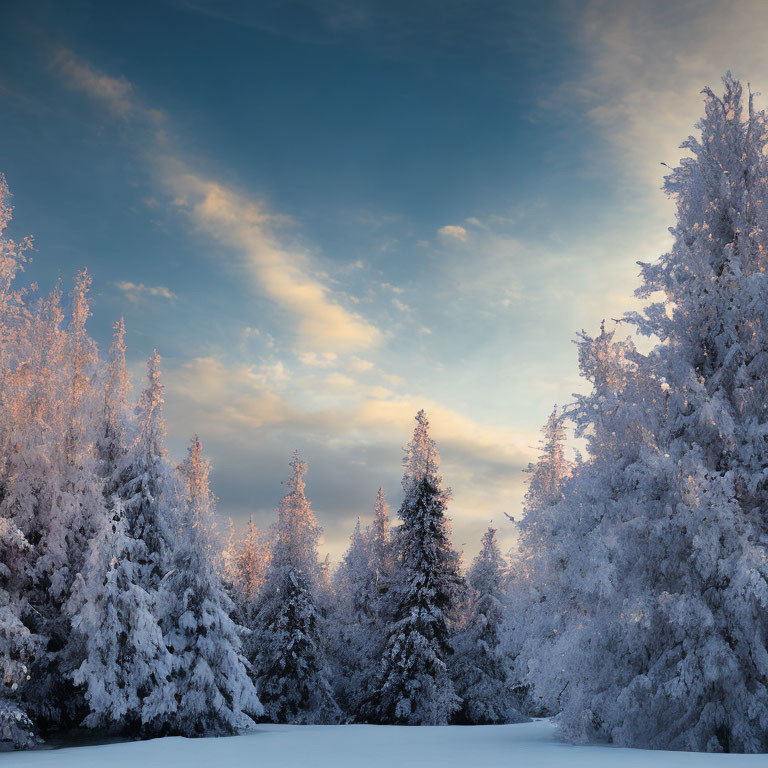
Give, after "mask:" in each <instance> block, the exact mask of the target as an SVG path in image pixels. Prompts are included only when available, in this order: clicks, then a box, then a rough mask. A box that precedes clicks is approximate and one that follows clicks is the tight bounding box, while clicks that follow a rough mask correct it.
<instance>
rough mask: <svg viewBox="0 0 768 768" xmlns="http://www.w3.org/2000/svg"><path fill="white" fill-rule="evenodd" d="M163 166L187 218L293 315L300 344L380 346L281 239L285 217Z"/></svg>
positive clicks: (376, 334) (303, 256)
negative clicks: (278, 231) (227, 249)
mask: <svg viewBox="0 0 768 768" xmlns="http://www.w3.org/2000/svg"><path fill="white" fill-rule="evenodd" d="M166 167H167V168H168V173H167V175H166V181H167V183H168V184H169V185H170V187H171V188H172V190H173V193H174V196H175V197H174V204H175V205H176V207H177V208H179V209H181V210H183V211H185V212H186V213H187V214H188V215H189V216H190V219H191V220H192V221H193V222H194V224H195V227H196V229H198V230H200V231H203V232H205V233H206V234H207V235H208V236H210V237H212V238H213V239H214V240H216V241H217V242H219V243H222V244H224V245H226V246H229V247H230V248H231V249H232V251H233V253H234V255H235V257H236V258H237V260H238V262H239V264H240V265H241V266H242V267H243V268H244V269H245V270H246V272H247V273H248V274H249V275H250V276H251V278H252V279H253V281H254V284H255V285H256V286H257V287H258V289H259V290H260V291H262V292H263V293H264V294H266V295H267V296H268V297H269V298H271V299H272V300H273V301H274V302H275V303H276V304H278V305H279V306H280V307H282V308H283V309H286V310H289V311H290V312H291V313H292V314H293V316H294V317H295V318H296V319H297V321H298V325H299V334H300V337H301V338H300V343H301V344H302V345H304V346H305V347H307V348H312V349H313V350H321V351H323V352H333V351H342V352H349V351H355V350H360V349H368V348H370V347H373V346H376V345H377V344H378V342H379V341H380V339H381V333H380V331H379V330H378V329H377V328H376V327H375V326H374V325H372V324H371V323H369V322H368V321H366V320H365V319H364V318H363V317H362V316H361V315H360V314H358V313H357V312H354V311H352V310H349V309H347V308H345V307H343V306H342V305H341V304H340V302H339V299H338V298H337V297H336V296H335V295H334V292H333V291H332V290H331V288H330V287H329V286H328V285H326V284H325V283H324V282H323V281H322V280H321V278H320V277H319V276H316V275H315V274H314V270H313V267H312V264H311V259H310V257H309V255H308V254H307V253H306V252H303V251H301V250H300V249H298V248H295V247H290V246H289V245H286V244H285V243H284V242H283V241H282V240H281V239H280V237H279V236H278V234H277V232H276V229H277V228H278V227H284V226H285V223H286V220H285V218H284V217H280V216H276V215H274V214H272V213H270V212H269V211H268V210H267V209H266V208H265V206H264V205H263V204H262V203H259V202H258V201H255V200H252V199H250V198H248V197H247V196H246V195H243V194H241V193H239V192H236V191H235V190H233V189H232V188H231V187H228V186H225V185H223V184H220V183H217V182H215V181H212V180H209V179H206V178H203V177H201V176H199V175H198V174H196V173H194V172H190V171H186V170H180V169H179V167H178V165H177V164H176V163H169V164H168V165H167V166H166Z"/></svg>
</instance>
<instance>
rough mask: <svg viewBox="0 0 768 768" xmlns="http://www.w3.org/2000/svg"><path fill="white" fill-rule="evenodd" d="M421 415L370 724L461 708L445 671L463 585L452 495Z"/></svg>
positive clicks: (444, 718)
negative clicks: (453, 535) (452, 532)
mask: <svg viewBox="0 0 768 768" xmlns="http://www.w3.org/2000/svg"><path fill="white" fill-rule="evenodd" d="M439 461H440V457H439V454H438V452H437V447H436V446H435V443H434V441H433V440H432V439H431V438H430V437H429V421H428V419H427V416H426V414H425V413H424V411H419V413H418V414H417V416H416V428H415V430H414V435H413V439H412V440H411V443H410V444H409V445H408V447H407V448H406V455H405V458H404V461H403V464H404V467H405V473H404V476H403V490H404V492H405V498H404V500H403V503H402V505H401V507H400V510H399V512H398V515H399V517H400V519H401V520H402V525H401V526H400V527H399V528H398V529H397V537H396V552H397V564H396V574H395V576H394V578H393V580H392V584H391V588H390V592H389V597H388V600H389V601H390V604H391V605H392V606H394V608H393V610H392V611H391V613H390V614H389V615H391V616H393V617H394V618H393V620H392V621H390V623H389V624H388V626H387V628H386V641H385V644H384V649H383V653H382V658H381V663H380V665H379V669H378V670H377V674H376V677H375V679H374V681H372V684H371V693H370V695H369V698H368V700H367V702H366V704H365V706H364V708H363V714H364V716H365V718H366V719H368V720H370V721H374V722H382V723H401V724H407V725H441V724H442V725H444V724H446V723H447V722H448V720H449V718H450V717H451V715H452V714H453V713H454V712H455V711H456V710H457V709H458V708H459V706H460V703H461V700H460V699H459V698H458V697H457V696H456V694H455V692H454V689H453V683H452V681H451V678H450V674H449V671H448V658H449V655H450V653H451V647H450V638H451V632H452V622H453V619H454V614H455V611H456V608H457V605H458V602H459V597H460V593H461V591H462V587H463V583H462V579H461V575H460V573H459V561H458V556H457V555H456V553H455V552H454V551H453V549H452V548H451V545H450V540H449V531H448V520H447V518H446V508H447V502H448V497H449V496H448V492H447V491H445V490H443V489H442V488H441V482H442V478H441V477H440V475H439V474H438V472H439Z"/></svg>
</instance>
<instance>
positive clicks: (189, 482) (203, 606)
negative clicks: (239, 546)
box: [161, 436, 263, 736]
mask: <svg viewBox="0 0 768 768" xmlns="http://www.w3.org/2000/svg"><path fill="white" fill-rule="evenodd" d="M179 469H180V472H181V475H182V477H183V479H184V490H185V494H184V502H183V511H182V514H181V520H180V526H181V531H180V535H179V539H178V540H177V542H176V547H175V551H174V553H173V562H172V567H171V570H170V571H169V572H168V574H167V576H166V577H165V578H164V579H163V585H162V592H161V595H162V599H163V605H162V612H163V615H162V620H161V625H162V626H163V628H164V630H165V640H166V644H167V646H168V649H169V651H170V652H171V654H172V657H173V685H174V695H175V699H176V707H175V713H174V715H173V719H172V726H171V731H172V732H173V733H178V734H181V735H184V736H204V735H211V734H226V733H238V732H240V731H242V730H244V729H247V728H249V727H250V726H252V725H253V720H252V719H251V717H250V715H253V716H259V715H261V714H262V712H263V708H262V706H261V703H260V702H259V699H258V697H257V695H256V689H255V688H254V685H253V683H252V682H251V679H250V677H249V676H248V670H247V669H246V663H247V662H246V661H245V658H244V657H243V655H242V650H241V641H240V637H239V628H238V627H237V625H236V624H235V623H234V622H233V621H232V619H231V618H230V613H231V612H232V609H233V607H234V606H233V605H232V602H231V600H230V599H229V597H228V596H227V594H226V592H225V591H224V587H223V585H222V583H221V580H220V578H219V575H218V573H217V572H216V570H215V568H214V556H215V552H214V546H213V544H214V542H213V540H212V533H213V526H214V498H213V494H212V492H211V489H210V486H209V480H208V475H209V472H210V464H209V462H208V461H207V459H205V457H204V456H203V453H202V446H201V444H200V441H199V439H198V438H197V436H195V437H194V438H192V441H191V444H190V446H189V451H188V455H187V458H186V459H185V460H184V462H183V463H182V464H181V466H180V468H179Z"/></svg>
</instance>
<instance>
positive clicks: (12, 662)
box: [0, 178, 38, 751]
mask: <svg viewBox="0 0 768 768" xmlns="http://www.w3.org/2000/svg"><path fill="white" fill-rule="evenodd" d="M1 181H2V179H1V178H0V182H1ZM28 548H29V544H28V543H27V540H26V539H25V538H24V535H23V534H22V532H21V531H20V530H19V529H18V528H15V527H14V526H13V524H12V523H11V521H9V520H8V519H7V518H3V517H0V751H2V750H3V749H24V748H26V747H32V746H34V745H35V744H36V743H37V741H38V740H37V737H36V736H35V735H34V731H33V726H32V721H31V720H30V719H29V716H28V715H27V713H26V712H25V711H24V709H23V708H22V704H21V700H22V693H23V691H24V688H25V687H27V685H28V683H29V680H30V677H31V675H30V672H31V660H32V658H34V654H35V653H36V652H37V650H38V648H37V639H36V638H35V637H33V636H32V633H31V632H30V631H29V628H28V627H27V626H26V625H25V624H24V623H23V621H22V616H23V606H22V604H21V603H22V599H23V598H22V596H21V595H20V594H19V593H18V591H17V590H16V589H14V587H15V586H16V585H15V584H14V574H13V571H12V570H11V569H12V567H13V566H14V564H16V563H18V562H19V555H21V554H23V553H24V552H25V551H26V550H27V549H28ZM9 566H10V567H9Z"/></svg>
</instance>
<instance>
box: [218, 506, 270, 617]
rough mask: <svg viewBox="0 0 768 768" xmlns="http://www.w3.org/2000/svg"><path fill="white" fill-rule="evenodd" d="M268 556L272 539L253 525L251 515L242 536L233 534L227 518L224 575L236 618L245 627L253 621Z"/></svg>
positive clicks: (266, 568) (233, 531)
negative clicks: (227, 532)
mask: <svg viewBox="0 0 768 768" xmlns="http://www.w3.org/2000/svg"><path fill="white" fill-rule="evenodd" d="M271 558H272V542H271V539H270V537H269V535H268V534H267V533H266V532H265V531H261V530H259V529H258V528H257V527H256V526H255V525H254V522H253V515H251V516H250V518H249V519H248V525H247V526H246V529H245V533H244V534H243V536H242V537H238V536H236V535H235V530H234V524H233V522H232V520H230V533H229V539H228V542H227V547H226V549H225V550H224V552H223V554H222V561H223V577H224V580H225V582H226V585H227V586H228V588H229V590H230V595H231V597H232V600H233V601H234V604H235V608H236V611H235V615H236V617H237V620H238V621H239V622H240V623H241V624H243V625H244V626H246V627H249V626H251V625H252V624H253V621H254V617H255V611H256V606H257V602H258V598H259V595H260V593H261V589H262V587H263V586H264V583H265V582H266V579H267V571H268V569H269V561H270V559H271Z"/></svg>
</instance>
